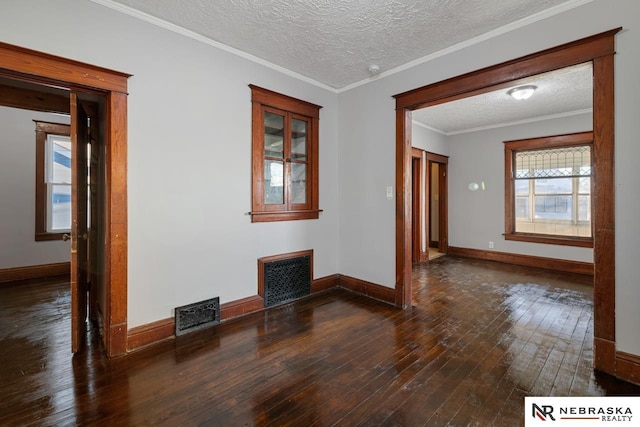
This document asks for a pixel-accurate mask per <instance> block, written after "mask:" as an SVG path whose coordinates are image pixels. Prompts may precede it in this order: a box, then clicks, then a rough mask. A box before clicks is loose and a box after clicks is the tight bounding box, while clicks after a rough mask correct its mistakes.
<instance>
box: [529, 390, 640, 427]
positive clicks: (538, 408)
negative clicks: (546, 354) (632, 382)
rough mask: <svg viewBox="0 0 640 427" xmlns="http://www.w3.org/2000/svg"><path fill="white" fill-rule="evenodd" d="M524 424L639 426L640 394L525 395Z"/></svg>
mask: <svg viewBox="0 0 640 427" xmlns="http://www.w3.org/2000/svg"><path fill="white" fill-rule="evenodd" d="M524 412H525V414H524V425H525V427H528V426H541V425H553V426H556V425H557V426H599V425H620V424H623V425H628V426H631V425H640V397H629V396H624V397H613V396H607V397H525V398H524Z"/></svg>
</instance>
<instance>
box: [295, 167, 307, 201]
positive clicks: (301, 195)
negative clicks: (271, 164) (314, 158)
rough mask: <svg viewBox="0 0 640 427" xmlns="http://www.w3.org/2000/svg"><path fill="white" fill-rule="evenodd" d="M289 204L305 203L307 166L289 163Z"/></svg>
mask: <svg viewBox="0 0 640 427" xmlns="http://www.w3.org/2000/svg"><path fill="white" fill-rule="evenodd" d="M291 203H307V165H306V164H304V163H291Z"/></svg>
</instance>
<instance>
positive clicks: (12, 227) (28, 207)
mask: <svg viewBox="0 0 640 427" xmlns="http://www.w3.org/2000/svg"><path fill="white" fill-rule="evenodd" d="M34 120H42V121H48V122H54V123H64V124H68V123H69V119H68V118H67V117H62V116H59V115H54V114H46V113H39V112H34V111H27V110H20V109H17V108H8V107H0V129H1V130H2V131H1V132H0V269H3V268H14V267H27V266H32V265H41V264H53V263H58V262H69V243H68V242H63V241H43V242H36V241H35V222H36V220H35V215H36V206H35V203H36V202H35V194H36V176H35V175H36V134H35V124H34V122H33V121H34Z"/></svg>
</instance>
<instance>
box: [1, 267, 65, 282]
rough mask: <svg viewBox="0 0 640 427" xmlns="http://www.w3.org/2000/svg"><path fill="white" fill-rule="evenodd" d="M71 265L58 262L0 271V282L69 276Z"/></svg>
mask: <svg viewBox="0 0 640 427" xmlns="http://www.w3.org/2000/svg"><path fill="white" fill-rule="evenodd" d="M70 269H71V264H70V263H68V262H58V263H53V264H41V265H29V266H25V267H13V268H3V269H0V282H12V281H14V280H24V279H35V278H38V277H48V276H61V275H69V272H70Z"/></svg>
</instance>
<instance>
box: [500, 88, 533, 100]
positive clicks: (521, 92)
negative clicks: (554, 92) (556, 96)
mask: <svg viewBox="0 0 640 427" xmlns="http://www.w3.org/2000/svg"><path fill="white" fill-rule="evenodd" d="M536 89H538V86H534V85H526V86H518V87H514V88H513V89H511V90H510V91H509V92H507V94H508V95H511V96H513V98H514V99H517V100H522V99H528V98H530V97H531V95H533V92H535V91H536Z"/></svg>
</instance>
